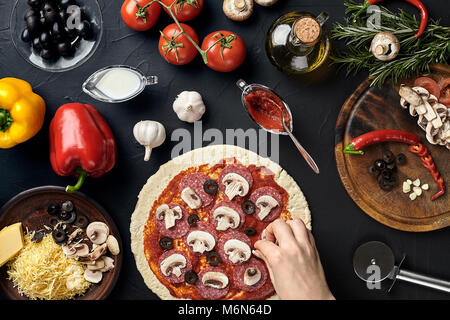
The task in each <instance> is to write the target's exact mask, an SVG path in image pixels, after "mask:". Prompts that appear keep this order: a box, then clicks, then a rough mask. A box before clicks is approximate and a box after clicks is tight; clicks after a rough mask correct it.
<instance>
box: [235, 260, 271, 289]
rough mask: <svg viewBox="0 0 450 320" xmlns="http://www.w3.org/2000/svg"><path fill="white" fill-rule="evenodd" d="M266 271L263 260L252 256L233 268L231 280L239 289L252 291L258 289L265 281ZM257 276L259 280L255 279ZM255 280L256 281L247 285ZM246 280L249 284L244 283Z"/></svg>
mask: <svg viewBox="0 0 450 320" xmlns="http://www.w3.org/2000/svg"><path fill="white" fill-rule="evenodd" d="M268 273H269V271H268V270H267V267H266V265H265V264H264V262H262V261H261V260H258V259H256V258H253V257H252V258H251V259H250V260H249V261H248V262H246V263H244V264H241V265H238V266H236V267H235V268H234V271H233V281H234V284H235V286H236V287H238V288H239V289H241V290H244V291H247V292H252V291H256V290H258V289H259V288H261V287H262V286H263V285H264V284H265V283H266V281H267V277H268ZM258 278H259V280H257V279H258ZM256 280H257V281H256ZM255 281H256V283H254V284H252V285H249V284H250V283H252V282H255ZM246 282H247V283H249V284H246Z"/></svg>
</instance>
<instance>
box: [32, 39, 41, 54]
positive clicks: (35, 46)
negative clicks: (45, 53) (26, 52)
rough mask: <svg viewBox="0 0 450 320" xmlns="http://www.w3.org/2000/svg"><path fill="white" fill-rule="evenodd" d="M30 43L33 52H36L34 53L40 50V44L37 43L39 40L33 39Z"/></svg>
mask: <svg viewBox="0 0 450 320" xmlns="http://www.w3.org/2000/svg"><path fill="white" fill-rule="evenodd" d="M31 43H32V45H33V49H34V50H36V51H41V50H42V46H41V42H40V41H39V38H34V39H33V41H32V42H31Z"/></svg>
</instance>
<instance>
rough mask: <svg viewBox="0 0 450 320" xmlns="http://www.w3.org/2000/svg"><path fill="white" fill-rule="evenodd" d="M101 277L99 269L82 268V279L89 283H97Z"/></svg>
mask: <svg viewBox="0 0 450 320" xmlns="http://www.w3.org/2000/svg"><path fill="white" fill-rule="evenodd" d="M102 278H103V273H102V272H101V271H100V270H89V269H86V270H84V279H86V281H88V282H90V283H99V282H100V281H102Z"/></svg>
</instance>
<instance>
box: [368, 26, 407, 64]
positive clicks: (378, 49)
mask: <svg viewBox="0 0 450 320" xmlns="http://www.w3.org/2000/svg"><path fill="white" fill-rule="evenodd" d="M370 51H371V52H372V54H373V55H374V57H375V58H377V59H378V60H381V61H390V60H393V59H394V58H395V57H397V55H398V53H399V52H400V42H399V41H398V39H397V37H396V36H395V35H393V34H392V33H390V32H380V33H377V34H376V35H375V37H374V38H373V40H372V44H371V45H370Z"/></svg>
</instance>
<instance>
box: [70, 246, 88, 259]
mask: <svg viewBox="0 0 450 320" xmlns="http://www.w3.org/2000/svg"><path fill="white" fill-rule="evenodd" d="M73 247H74V248H75V251H76V252H75V256H76V257H87V256H88V255H89V246H88V245H87V244H86V243H79V244H76V245H74V246H73Z"/></svg>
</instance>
